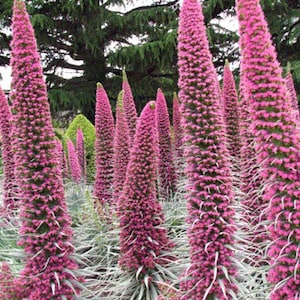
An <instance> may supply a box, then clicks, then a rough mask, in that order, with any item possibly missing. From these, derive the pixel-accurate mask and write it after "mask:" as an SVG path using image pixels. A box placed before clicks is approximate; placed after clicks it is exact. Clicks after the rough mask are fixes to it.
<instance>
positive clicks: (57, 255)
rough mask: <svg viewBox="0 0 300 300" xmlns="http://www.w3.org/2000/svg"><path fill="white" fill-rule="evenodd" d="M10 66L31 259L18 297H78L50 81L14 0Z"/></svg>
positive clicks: (23, 241) (23, 232) (24, 231)
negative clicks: (52, 113) (53, 120)
mask: <svg viewBox="0 0 300 300" xmlns="http://www.w3.org/2000/svg"><path fill="white" fill-rule="evenodd" d="M11 67H12V91H11V100H12V103H13V111H14V115H13V123H14V126H13V135H14V136H15V138H16V141H17V142H16V143H14V145H13V147H14V152H15V173H16V179H17V181H18V185H19V187H20V197H21V200H20V220H22V226H21V229H20V240H19V245H21V246H23V247H24V251H25V255H26V261H25V267H24V269H23V270H22V271H21V274H20V276H19V277H18V278H17V279H16V285H17V286H20V287H21V288H18V289H17V290H16V293H17V294H18V296H17V299H32V300H33V299H34V300H45V299H62V298H63V297H65V299H74V295H75V291H76V290H78V289H77V288H75V289H74V290H73V288H72V282H74V281H76V279H75V278H74V277H73V276H72V275H71V274H72V273H73V272H74V271H75V269H76V268H77V265H76V263H75V261H74V260H73V259H72V258H71V255H73V252H74V248H73V246H72V244H71V239H72V230H71V219H70V216H69V214H68V209H67V205H66V202H65V198H64V189H63V183H62V178H61V172H60V168H59V166H58V160H57V155H56V154H57V153H56V149H55V147H56V142H55V135H54V132H53V127H52V124H51V116H50V107H49V103H48V99H47V90H46V84H45V82H44V79H43V73H42V67H41V64H40V58H39V55H38V51H37V45H36V40H35V36H34V32H33V28H32V26H31V24H30V20H29V15H28V13H27V11H26V7H25V3H24V2H23V1H21V0H15V1H14V5H13V16H12V42H11Z"/></svg>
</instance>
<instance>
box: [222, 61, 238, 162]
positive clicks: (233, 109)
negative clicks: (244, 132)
mask: <svg viewBox="0 0 300 300" xmlns="http://www.w3.org/2000/svg"><path fill="white" fill-rule="evenodd" d="M222 99H223V105H224V121H225V125H226V132H227V141H228V150H229V154H230V155H231V157H233V158H234V157H235V158H237V157H239V153H240V150H241V141H240V120H239V108H238V95H237V91H236V87H235V82H234V78H233V74H232V72H231V70H230V65H229V62H228V61H227V60H226V63H225V66H224V73H223V89H222Z"/></svg>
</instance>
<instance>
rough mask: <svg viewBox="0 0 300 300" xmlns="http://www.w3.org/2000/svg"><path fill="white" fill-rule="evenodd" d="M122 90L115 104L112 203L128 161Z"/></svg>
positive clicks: (119, 193) (117, 195)
mask: <svg viewBox="0 0 300 300" xmlns="http://www.w3.org/2000/svg"><path fill="white" fill-rule="evenodd" d="M122 98H123V91H121V92H120V93H119V96H118V101H117V106H116V133H115V139H114V159H113V162H114V178H113V199H114V203H117V202H118V199H119V197H120V195H121V192H122V190H123V185H124V181H125V177H126V169H127V165H128V161H129V152H130V151H129V149H130V138H129V128H128V124H127V121H126V118H125V114H124V107H123V100H122Z"/></svg>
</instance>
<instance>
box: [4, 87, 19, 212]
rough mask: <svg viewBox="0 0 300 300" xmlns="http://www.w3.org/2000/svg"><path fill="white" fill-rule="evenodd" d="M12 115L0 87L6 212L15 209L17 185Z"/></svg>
mask: <svg viewBox="0 0 300 300" xmlns="http://www.w3.org/2000/svg"><path fill="white" fill-rule="evenodd" d="M11 132H12V114H11V112H10V107H9V105H8V101H7V99H6V96H5V94H4V92H3V90H2V89H1V87H0V134H1V136H2V145H1V146H2V161H3V175H4V183H3V189H4V198H3V203H4V207H5V208H6V210H7V211H9V210H11V209H14V208H16V206H18V204H17V202H16V201H17V199H18V197H17V195H18V192H17V190H18V189H17V185H16V182H15V181H16V180H15V174H14V171H15V163H14V155H13V149H12V145H13V143H12V138H13V136H12V135H11Z"/></svg>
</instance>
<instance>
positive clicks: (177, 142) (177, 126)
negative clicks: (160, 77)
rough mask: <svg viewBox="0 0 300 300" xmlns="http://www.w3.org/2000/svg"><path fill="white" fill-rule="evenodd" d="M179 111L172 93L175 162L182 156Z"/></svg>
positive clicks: (175, 97) (178, 104) (176, 100)
mask: <svg viewBox="0 0 300 300" xmlns="http://www.w3.org/2000/svg"><path fill="white" fill-rule="evenodd" d="M181 122H182V121H181V112H180V103H179V99H178V97H177V95H176V93H174V97H173V130H174V150H175V151H174V152H175V157H176V160H177V162H178V161H180V160H181V159H182V157H183V142H182V139H183V129H182V124H181Z"/></svg>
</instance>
